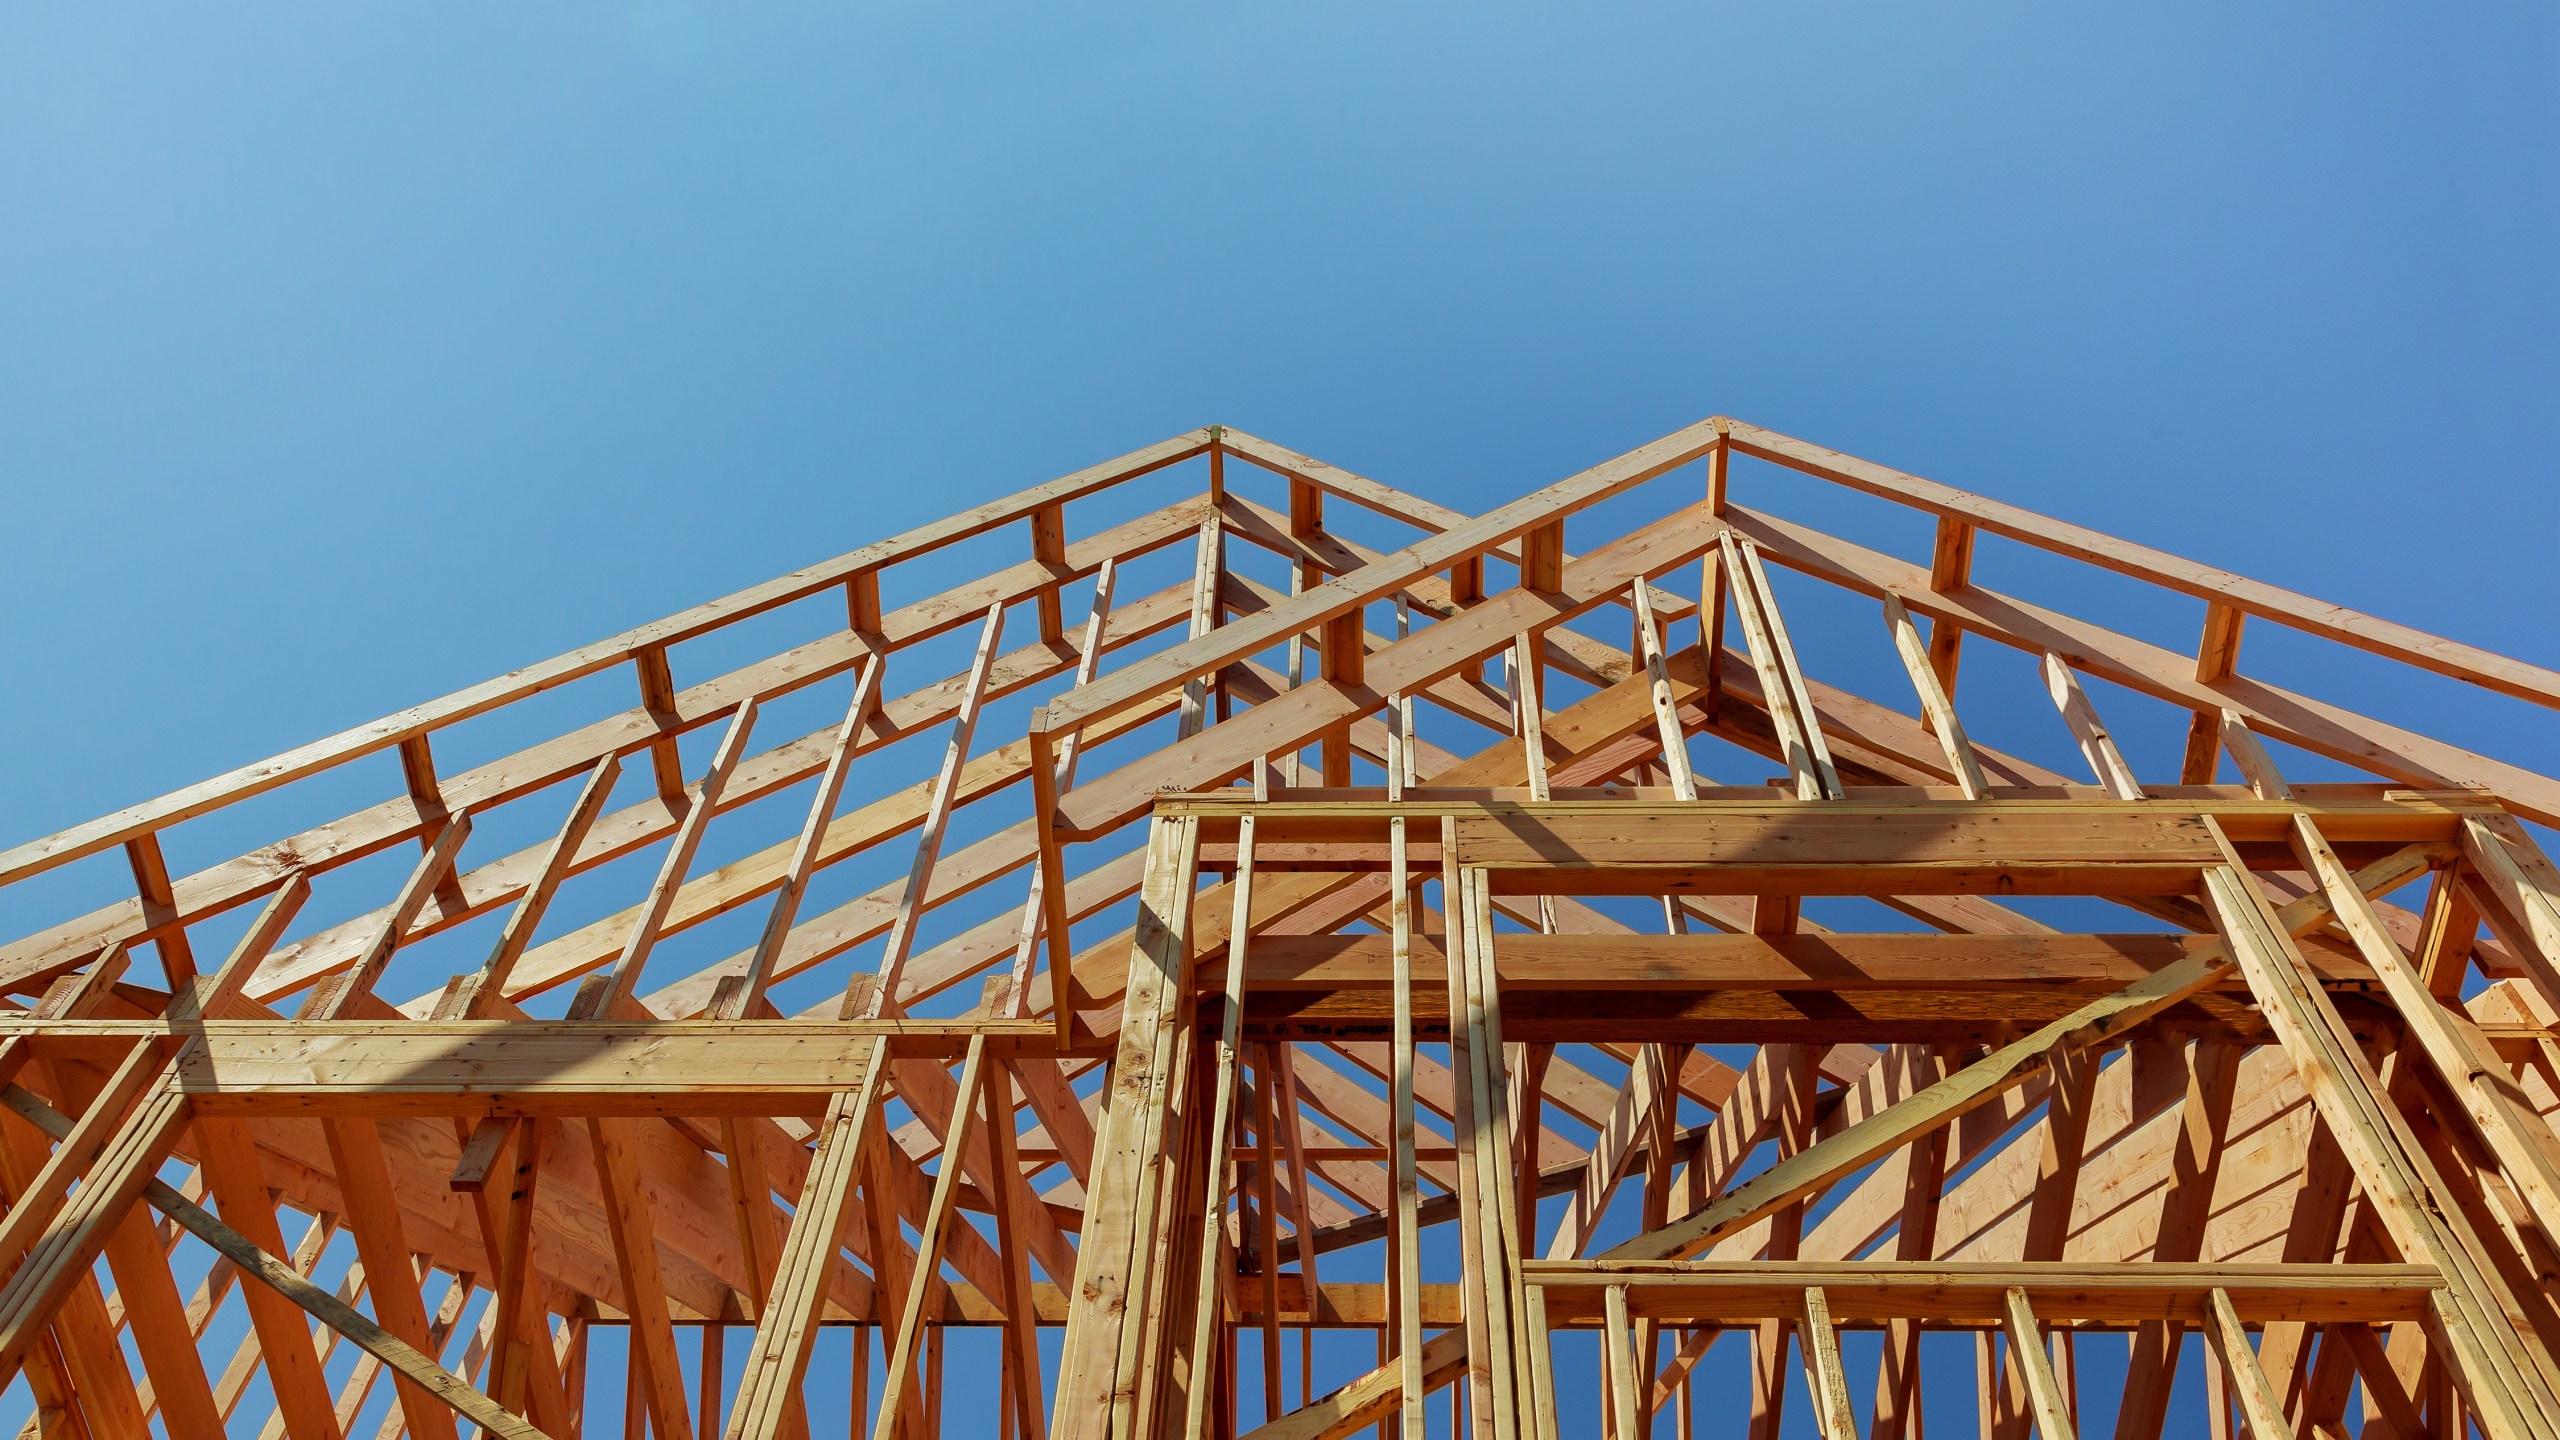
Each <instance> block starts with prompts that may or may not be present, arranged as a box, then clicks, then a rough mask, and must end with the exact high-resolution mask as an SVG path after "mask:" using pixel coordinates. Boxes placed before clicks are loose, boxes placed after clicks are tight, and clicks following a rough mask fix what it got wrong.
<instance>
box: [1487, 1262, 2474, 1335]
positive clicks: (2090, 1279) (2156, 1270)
mask: <svg viewBox="0 0 2560 1440" xmlns="http://www.w3.org/2000/svg"><path fill="white" fill-rule="evenodd" d="M1521 1268H1522V1271H1523V1274H1524V1277H1525V1278H1526V1280H1527V1281H1528V1283H1529V1284H1531V1285H1534V1286H1537V1287H1538V1288H1539V1289H1541V1290H1544V1291H1545V1292H1546V1295H1547V1317H1548V1318H1549V1319H1550V1320H1554V1321H1581V1322H1585V1323H1588V1322H1591V1321H1596V1320H1597V1319H1598V1318H1599V1316H1600V1307H1601V1292H1602V1291H1603V1290H1605V1289H1607V1288H1608V1287H1610V1286H1615V1285H1623V1286H1625V1287H1626V1291H1627V1308H1628V1309H1629V1310H1631V1311H1633V1312H1634V1313H1635V1314H1638V1315H1647V1316H1651V1317H1652V1318H1654V1319H1656V1320H1659V1321H1662V1322H1664V1323H1666V1324H1691V1323H1701V1322H1708V1323H1722V1322H1725V1321H1729V1320H1736V1319H1762V1318H1768V1319H1783V1318H1788V1317H1791V1316H1794V1315H1796V1314H1797V1313H1799V1312H1800V1311H1801V1310H1802V1309H1803V1307H1804V1292H1805V1290H1806V1289H1807V1288H1809V1287H1813V1286H1820V1287H1821V1289H1822V1292H1823V1294H1824V1295H1825V1296H1826V1297H1828V1298H1829V1300H1830V1302H1831V1311H1832V1314H1833V1316H1834V1317H1835V1318H1837V1319H1840V1320H1847V1321H1858V1320H1866V1321H1882V1320H1939V1321H1969V1322H1972V1323H1974V1324H1977V1325H1985V1326H1988V1325H1997V1324H1999V1323H2000V1321H2001V1318H2002V1292H2004V1291H2006V1290H2008V1289H2010V1288H2011V1287H2015V1288H2017V1289H2021V1290H2024V1291H2026V1292H2027V1298H2028V1300H2029V1301H2030V1302H2032V1303H2033V1304H2034V1306H2035V1309H2036V1313H2037V1315H2039V1316H2040V1317H2042V1318H2044V1319H2046V1320H2050V1321H2057V1322H2059V1321H2074V1320H2089V1321H2100V1322H2106V1323H2112V1324H2120V1325H2122V1324H2135V1323H2138V1322H2140V1321H2144V1320H2179V1321H2184V1322H2186V1323H2188V1324H2197V1325H2200V1324H2202V1323H2203V1322H2204V1314H2205V1308H2206V1305H2207V1303H2208V1298H2209V1296H2210V1295H2211V1293H2212V1292H2213V1291H2215V1290H2217V1289H2218V1290H2222V1291H2224V1292H2226V1293H2228V1294H2229V1295H2230V1297H2231V1303H2232V1305H2233V1307H2234V1308H2236V1309H2237V1310H2238V1311H2239V1313H2240V1317H2241V1318H2242V1319H2244V1320H2250V1321H2265V1320H2309V1321H2323V1322H2355V1321H2363V1322H2384V1321H2392V1320H2416V1319H2421V1318H2423V1317H2424V1316H2425V1315H2426V1313H2427V1296H2428V1294H2429V1292H2431V1291H2434V1290H2438V1289H2441V1288H2443V1286H2444V1280H2443V1277H2441V1276H2439V1275H2438V1274H2437V1273H2436V1272H2435V1271H2434V1270H2432V1269H2429V1268H2428V1267H2426V1266H2423V1265H2230V1264H2223V1265H2173V1264H2162V1263H2157V1262H2153V1263H2145V1264H2135V1265H2087V1264H2074V1263H2068V1262H2063V1261H2049V1262H2044V1263H2007V1264H1959V1263H1955V1262H1951V1261H1939V1260H1920V1261H1898V1260H1878V1261H1868V1262H1864V1263H1835V1262H1827V1261H1810V1260H1807V1261H1746V1262H1733V1263H1722V1264H1704V1263H1702V1264H1669V1265H1629V1264H1608V1263H1605V1262H1602V1261H1597V1260H1531V1261H1527V1262H1525V1263H1524V1264H1523V1265H1522V1267H1521Z"/></svg>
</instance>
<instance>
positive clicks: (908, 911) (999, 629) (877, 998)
mask: <svg viewBox="0 0 2560 1440" xmlns="http://www.w3.org/2000/svg"><path fill="white" fill-rule="evenodd" d="M1003 637H1004V607H1003V606H1001V605H994V606H990V607H988V610H987V618H986V621H985V623H984V624H983V625H982V626H981V627H980V628H979V631H978V648H977V652H976V654H975V655H974V656H973V657H972V658H971V660H970V662H969V679H968V682H967V688H966V689H964V690H963V691H962V692H961V699H960V713H959V714H958V716H956V717H955V718H954V719H953V720H952V722H951V735H950V738H949V739H948V740H946V741H945V742H944V744H943V750H942V768H941V769H940V770H938V771H936V772H935V774H934V780H933V792H932V799H931V800H930V801H929V802H927V804H926V807H925V821H924V828H923V830H922V832H921V833H920V834H919V835H918V836H917V837H916V853H915V859H914V860H913V861H912V862H911V863H910V864H909V865H908V867H907V881H906V888H905V889H904V890H903V891H901V892H900V894H899V897H898V911H897V917H896V918H895V919H894V920H892V921H891V922H890V925H889V939H888V942H887V945H886V947H885V948H884V949H883V950H882V952H881V956H880V965H879V969H878V970H877V971H876V972H875V973H876V974H877V977H878V978H877V980H876V982H875V983H873V984H872V985H871V986H870V987H869V988H868V989H867V990H866V991H865V997H866V1000H867V1003H865V1004H863V1005H861V1006H860V1007H859V1013H855V1010H854V1008H853V1007H852V1006H851V1002H852V1001H853V1000H854V998H855V997H854V995H853V992H852V991H851V990H850V989H848V991H847V992H846V997H845V998H846V1000H847V1002H848V1009H847V1011H846V1013H845V1018H846V1019H849V1020H851V1019H863V1020H868V1019H872V1018H874V1017H876V1016H880V1015H894V1014H896V1013H898V999H897V991H898V979H899V976H900V975H901V974H902V973H903V972H904V971H905V969H906V964H907V957H908V955H909V954H910V953H911V952H913V950H914V949H915V936H916V924H917V922H918V920H920V919H921V918H922V916H923V906H924V895H925V887H927V886H928V885H930V884H932V883H933V870H934V865H935V863H936V862H937V861H939V860H940V859H941V854H942V836H943V832H944V830H945V828H946V827H947V826H948V825H949V824H950V823H951V812H952V809H953V807H954V806H955V805H956V804H957V803H958V796H959V787H960V772H961V768H962V767H963V766H965V765H966V764H968V761H969V744H970V741H971V740H972V738H973V737H975V735H976V734H977V729H978V711H979V707H980V706H981V705H982V704H983V703H984V702H985V699H986V691H987V675H988V672H989V668H990V667H991V666H992V665H993V664H994V663H995V655H996V644H997V642H998V641H1000V640H1001V639H1003ZM1032 763H1033V765H1034V767H1035V778H1036V777H1037V773H1038V767H1040V766H1042V765H1043V764H1044V763H1045V762H1044V761H1043V760H1042V759H1041V758H1040V757H1038V756H1036V755H1035V756H1034V757H1033V761H1032ZM1065 898H1066V896H1065V891H1064V888H1063V885H1062V886H1061V889H1060V891H1059V895H1058V899H1059V900H1060V901H1061V902H1063V901H1064V900H1065ZM1052 918H1053V919H1054V920H1056V922H1057V923H1058V924H1059V925H1060V926H1061V927H1062V928H1063V926H1064V924H1065V921H1064V919H1063V917H1054V916H1053V917H1052Z"/></svg>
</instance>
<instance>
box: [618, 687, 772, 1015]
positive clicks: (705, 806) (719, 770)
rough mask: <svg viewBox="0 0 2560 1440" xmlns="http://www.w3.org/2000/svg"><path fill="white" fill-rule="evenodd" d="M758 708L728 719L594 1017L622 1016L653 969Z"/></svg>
mask: <svg viewBox="0 0 2560 1440" xmlns="http://www.w3.org/2000/svg"><path fill="white" fill-rule="evenodd" d="M755 727H756V703H755V702H754V701H753V700H748V701H745V702H743V703H741V704H740V705H739V706H738V708H737V710H736V712H735V713H734V714H732V715H731V716H730V717H729V728H728V729H727V730H726V731H723V732H722V733H721V736H720V748H719V749H717V750H715V751H713V752H712V755H711V765H710V768H708V769H706V770H705V771H703V772H702V780H701V782H700V783H698V784H697V785H695V786H694V787H693V790H692V800H691V801H690V803H689V806H688V808H687V809H686V810H685V812H684V820H683V822H682V823H680V824H679V825H677V826H676V833H675V837H674V838H673V839H671V840H669V841H668V842H667V853H666V854H665V855H664V856H662V857H660V859H659V861H658V873H657V877H656V878H655V879H653V880H651V881H650V882H649V898H648V899H647V900H646V901H644V902H643V903H642V904H641V907H640V913H639V915H638V916H637V917H636V918H635V919H634V920H633V922H632V925H631V933H630V935H629V937H628V938H627V939H625V940H624V941H623V942H622V955H621V957H620V958H619V959H617V960H615V961H614V965H613V972H612V979H611V980H610V981H609V982H608V983H607V984H606V986H605V989H604V996H603V999H602V1001H601V1003H600V1004H599V1005H598V1007H597V1010H596V1013H597V1014H600V1015H613V1014H618V1013H620V1012H621V1010H622V1009H623V1008H624V1002H626V1001H629V1000H630V999H631V998H632V997H633V996H635V995H636V994H638V993H639V991H638V987H639V984H640V972H641V968H642V967H643V966H645V965H647V964H648V963H649V952H650V951H651V950H652V949H654V948H656V946H657V943H658V932H659V928H660V927H661V926H663V925H665V924H666V922H667V912H668V910H669V909H670V908H672V907H673V906H674V904H675V901H676V892H678V891H679V890H681V889H683V888H684V877H685V873H686V872H687V871H689V870H691V869H692V868H693V857H694V854H695V852H696V851H698V850H700V849H701V848H702V837H703V836H704V835H705V834H706V833H708V832H709V830H710V828H711V817H712V816H713V815H715V814H717V813H718V812H719V809H720V792H721V791H722V790H723V789H724V788H726V787H727V785H728V783H729V777H730V776H731V775H733V774H736V773H737V769H738V762H739V761H740V760H741V759H743V758H745V755H746V753H747V738H748V736H750V735H752V734H753V733H754V732H755Z"/></svg>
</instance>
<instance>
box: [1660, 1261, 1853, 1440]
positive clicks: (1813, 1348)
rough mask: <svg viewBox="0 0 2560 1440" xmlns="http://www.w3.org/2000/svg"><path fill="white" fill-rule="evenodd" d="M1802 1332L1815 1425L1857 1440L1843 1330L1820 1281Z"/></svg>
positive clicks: (1826, 1438) (1824, 1432) (1812, 1290)
mask: <svg viewBox="0 0 2560 1440" xmlns="http://www.w3.org/2000/svg"><path fill="white" fill-rule="evenodd" d="M1800 1333H1801V1335H1802V1337H1803V1340H1804V1364H1805V1383H1806V1386H1807V1388H1808V1389H1810V1390H1811V1391H1812V1392H1813V1424H1814V1429H1815V1430H1816V1431H1817V1432H1818V1433H1820V1434H1821V1436H1822V1437H1823V1440H1857V1435H1858V1414H1857V1411H1855V1410H1854V1409H1852V1408H1850V1405H1849V1374H1848V1371H1847V1370H1846V1369H1845V1368H1844V1367H1843V1366H1842V1365H1841V1363H1840V1332H1839V1330H1838V1329H1837V1328H1836V1327H1835V1326H1834V1325H1833V1324H1832V1321H1831V1302H1830V1301H1829V1299H1828V1298H1826V1297H1825V1296H1824V1295H1823V1293H1822V1287H1821V1286H1819V1285H1815V1286H1811V1287H1808V1288H1807V1289H1806V1290H1805V1292H1804V1329H1803V1330H1802V1331H1801V1332H1800ZM1628 1433H1634V1432H1632V1431H1630V1432H1628Z"/></svg>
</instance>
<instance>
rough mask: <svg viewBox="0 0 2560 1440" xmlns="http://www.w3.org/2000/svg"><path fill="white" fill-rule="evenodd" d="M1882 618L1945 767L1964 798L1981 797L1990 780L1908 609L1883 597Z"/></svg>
mask: <svg viewBox="0 0 2560 1440" xmlns="http://www.w3.org/2000/svg"><path fill="white" fill-rule="evenodd" d="M1884 620H1885V627H1886V629H1887V630H1889V631H1891V632H1892V635H1893V648H1894V653H1895V654H1897V655H1899V656H1901V657H1902V668H1903V671H1904V672H1905V673H1906V674H1908V675H1909V676H1910V677H1911V688H1912V690H1913V691H1914V692H1916V693H1917V694H1918V695H1919V697H1920V713H1921V714H1923V715H1925V716H1927V717H1928V720H1929V729H1930V731H1931V733H1933V734H1934V735H1936V736H1937V737H1938V744H1939V746H1940V748H1942V749H1943V750H1945V752H1946V756H1947V769H1948V770H1949V771H1950V772H1951V773H1953V774H1954V776H1955V777H1956V784H1957V785H1959V786H1961V787H1962V788H1963V790H1964V797H1965V798H1966V799H1968V800H1979V799H1982V798H1983V797H1984V796H1985V795H1986V794H1988V793H1989V792H1990V789H1991V781H1990V779H1989V778H1988V777H1987V776H1985V775H1984V774H1983V773H1982V761H1981V760H1980V759H1979V758H1978V757H1977V756H1975V754H1974V753H1973V742H1972V741H1971V740H1970V739H1968V738H1967V737H1966V735H1965V733H1964V725H1963V722H1961V721H1959V720H1957V719H1956V707H1955V703H1954V702H1953V701H1952V700H1950V699H1948V698H1947V691H1946V686H1945V684H1944V683H1943V682H1942V681H1941V680H1940V679H1939V676H1938V672H1937V670H1936V669H1935V668H1934V667H1933V666H1932V665H1931V664H1930V660H1929V651H1928V650H1927V649H1926V648H1925V647H1924V646H1922V644H1921V643H1920V629H1919V627H1918V626H1916V625H1914V624H1912V623H1911V612H1910V611H1909V610H1907V609H1904V608H1903V604H1902V601H1901V600H1899V599H1897V598H1895V597H1894V596H1891V595H1887V596H1886V597H1884Z"/></svg>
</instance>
